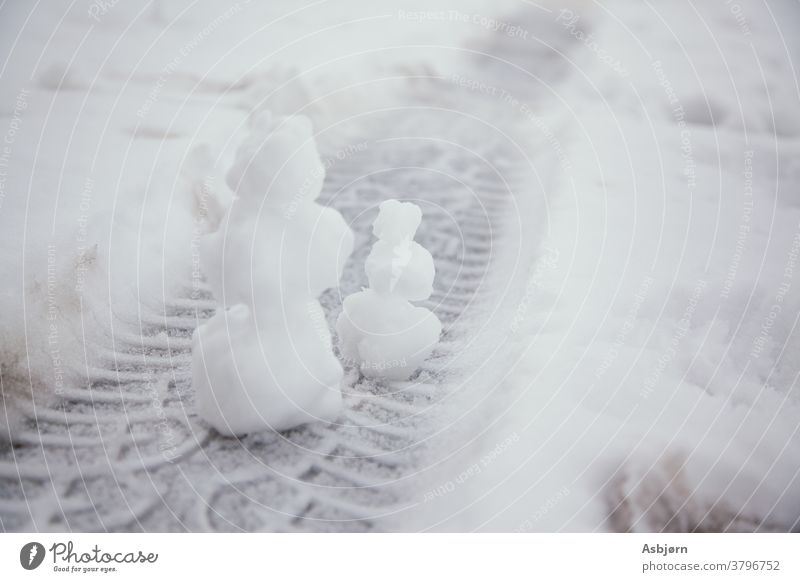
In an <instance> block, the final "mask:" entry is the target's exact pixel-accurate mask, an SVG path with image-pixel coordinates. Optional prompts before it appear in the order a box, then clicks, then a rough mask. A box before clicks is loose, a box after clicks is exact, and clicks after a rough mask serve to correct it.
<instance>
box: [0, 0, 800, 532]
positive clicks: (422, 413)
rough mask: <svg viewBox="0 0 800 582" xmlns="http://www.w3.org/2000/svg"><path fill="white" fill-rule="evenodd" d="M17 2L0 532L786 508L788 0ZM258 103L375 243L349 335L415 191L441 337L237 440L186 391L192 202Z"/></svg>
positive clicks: (509, 526) (798, 458)
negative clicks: (377, 374)
mask: <svg viewBox="0 0 800 582" xmlns="http://www.w3.org/2000/svg"><path fill="white" fill-rule="evenodd" d="M0 14H2V16H1V17H0V31H2V34H0V47H2V48H0V54H2V55H3V56H4V61H3V65H2V68H1V69H0V78H2V81H3V82H2V83H1V84H0V118H1V119H0V132H1V133H3V134H4V137H3V138H2V139H3V143H2V144H0V148H2V149H0V242H1V243H2V245H3V249H4V252H3V256H2V262H0V270H1V271H2V276H3V282H4V286H3V287H2V292H0V298H1V299H0V300H1V301H2V303H0V306H1V307H2V312H3V318H4V321H3V326H2V331H1V332H0V358H2V359H0V374H1V376H0V379H2V389H3V394H4V398H3V403H4V409H2V410H0V427H2V433H3V435H4V437H7V438H6V440H8V441H9V442H8V443H2V444H0V457H2V458H1V459H0V527H1V528H2V529H3V530H6V531H8V530H75V531H83V530H122V531H127V530H142V529H144V530H178V531H182V530H192V531H195V530H261V529H266V530H279V531H284V530H324V531H330V530H334V531H338V530H348V531H349V530H356V531H361V530H458V531H472V530H501V531H536V530H542V531H565V530H578V531H605V530H614V531H619V530H644V531H650V530H662V529H667V530H680V531H692V530H702V531H706V530H712V531H716V530H737V531H738V530H747V531H750V530H779V531H786V530H792V529H795V530H796V529H798V523H800V477H799V476H798V472H799V471H800V435H798V426H800V425H799V424H798V418H800V398H798V390H797V387H796V383H797V380H798V368H799V367H798V359H799V358H800V339H798V338H800V335H798V334H797V332H796V331H795V327H796V325H797V324H798V318H800V299H798V297H800V296H798V294H797V292H796V287H797V285H798V282H797V281H796V277H797V276H798V275H797V273H796V270H797V265H798V257H799V256H800V202H798V200H797V196H798V185H799V184H800V161H798V154H800V87H798V80H797V79H798V75H797V72H796V70H795V60H796V58H797V56H798V55H800V41H798V40H797V34H796V31H795V28H796V27H797V25H798V23H800V8H798V6H797V4H796V3H795V2H791V1H790V0H786V1H784V2H769V3H766V2H757V1H753V2H742V1H740V2H728V1H719V2H711V1H706V2H697V3H688V2H683V1H679V2H670V3H650V2H643V1H640V0H637V1H633V0H631V1H626V0H619V1H614V2H606V3H603V4H597V3H594V2H588V1H587V2H583V1H578V0H575V1H573V2H569V3H549V2H546V3H539V4H535V3H531V2H526V1H522V0H519V1H517V0H504V1H502V2H492V3H483V2H478V1H477V0H470V1H469V2H463V1H462V2H455V0H452V1H449V2H448V1H447V0H437V1H436V2H428V3H426V5H425V6H424V7H422V8H421V7H419V6H416V5H412V4H409V3H404V2H403V3H397V2H391V3H390V2H388V1H386V2H384V1H381V2H371V3H358V2H355V1H352V2H336V3H334V2H313V3H303V4H299V3H290V2H272V3H269V4H266V3H265V4H264V5H262V4H261V3H257V2H246V1H240V2H238V3H233V2H231V3H226V4H224V5H223V4H220V3H218V2H188V1H176V2H163V3H162V2H154V3H152V4H149V5H146V6H139V5H135V4H134V3H114V2H93V3H92V2H75V3H72V4H70V5H66V4H63V3H59V2H40V3H37V4H32V5H29V4H26V3H14V4H13V5H10V3H8V2H7V3H5V4H2V5H0ZM262 109H271V110H273V111H276V112H278V113H283V114H288V113H304V114H307V115H309V116H311V117H312V119H313V120H314V123H315V128H316V130H317V132H318V136H317V137H318V141H319V143H320V147H321V150H322V152H323V157H324V159H325V161H326V165H327V167H328V177H327V179H326V185H325V190H324V195H323V199H324V201H325V203H327V204H329V205H331V206H333V207H335V208H337V209H338V210H339V211H340V212H342V214H343V215H344V216H345V218H346V219H347V221H348V222H349V223H350V224H351V226H352V228H353V229H354V231H355V232H356V238H357V240H356V252H355V253H354V255H353V257H352V258H351V260H350V263H349V264H348V266H347V269H346V272H345V277H344V281H343V285H342V288H341V289H340V290H335V291H330V292H328V293H327V294H326V295H325V296H324V297H323V304H324V306H325V308H326V310H327V314H328V318H329V321H330V322H333V321H335V318H336V316H337V315H338V312H339V309H340V304H341V297H342V296H343V295H345V294H348V293H351V292H353V291H355V290H357V289H359V288H360V287H361V286H362V285H364V275H363V260H364V258H365V257H366V253H367V252H368V251H369V247H370V245H371V243H372V240H373V239H371V238H370V224H371V222H372V220H373V219H374V217H375V215H376V212H377V205H378V204H379V203H380V202H381V201H382V200H384V199H387V198H401V199H408V200H412V201H414V202H416V203H417V204H419V205H420V206H421V207H422V209H423V211H424V212H425V217H424V219H423V224H422V227H421V229H420V231H419V233H418V237H417V239H418V241H419V242H420V243H421V244H423V245H424V246H425V247H427V248H428V249H430V250H431V252H432V253H433V256H434V259H435V261H436V266H437V280H436V292H435V294H434V296H433V297H432V298H431V300H430V301H429V302H427V306H428V307H430V308H431V309H433V310H434V311H435V312H436V313H437V315H438V316H439V317H440V318H441V319H442V321H443V323H444V326H445V331H444V337H443V341H442V344H441V345H440V347H439V348H438V349H437V351H436V353H435V355H434V357H433V358H432V359H431V360H430V361H429V362H428V363H427V364H426V366H425V367H424V369H423V370H422V371H421V373H420V375H419V377H417V378H415V379H414V381H413V382H410V383H406V384H397V383H376V382H371V381H370V382H368V381H366V380H364V379H362V378H359V377H358V375H357V373H355V372H354V371H353V370H349V371H348V375H347V376H346V386H345V387H344V392H345V402H346V413H345V415H344V416H343V417H342V418H341V419H340V421H339V422H337V423H335V424H333V425H330V426H312V427H306V428H302V429H297V430H294V431H290V432H289V433H285V434H281V435H275V434H259V435H252V436H249V437H247V438H245V439H242V440H241V441H237V440H233V439H225V438H222V437H220V436H219V435H217V434H216V433H215V432H214V431H212V430H210V429H209V428H208V427H207V426H205V425H204V424H203V423H202V421H199V420H198V418H197V417H196V414H195V412H194V408H193V406H194V405H193V389H192V386H191V377H190V374H189V355H190V354H189V338H190V336H191V332H192V330H193V329H194V327H196V325H197V324H198V322H199V321H202V320H204V319H205V318H207V317H208V316H209V315H210V314H211V313H212V312H213V309H214V307H215V303H214V301H213V298H212V297H211V296H210V295H209V293H208V291H207V289H206V288H205V286H204V284H203V283H202V281H201V279H200V277H199V273H198V272H197V268H196V264H197V238H198V236H199V234H200V233H199V231H198V227H197V222H196V212H197V205H198V201H199V200H204V199H205V198H207V197H211V198H218V199H221V200H225V199H226V198H227V197H228V196H229V193H227V191H226V190H225V187H224V181H223V180H222V179H221V177H222V176H223V175H224V172H225V169H226V168H227V167H228V166H229V164H230V160H231V158H232V155H233V152H234V150H235V147H236V145H237V144H238V142H239V140H240V139H241V137H242V135H244V134H245V133H246V131H247V124H248V122H249V120H250V119H251V118H252V116H253V115H254V113H255V112H257V111H260V110H262ZM202 144H206V145H205V146H204V147H200V148H198V146H201V145H202Z"/></svg>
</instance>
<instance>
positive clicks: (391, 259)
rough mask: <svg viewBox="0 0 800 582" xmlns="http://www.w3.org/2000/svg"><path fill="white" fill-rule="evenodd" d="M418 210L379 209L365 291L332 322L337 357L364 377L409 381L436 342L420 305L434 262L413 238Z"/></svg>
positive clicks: (391, 205) (392, 203) (388, 204)
mask: <svg viewBox="0 0 800 582" xmlns="http://www.w3.org/2000/svg"><path fill="white" fill-rule="evenodd" d="M421 221H422V210H421V209H420V208H419V206H417V205H416V204H413V203H411V202H400V201H398V200H386V201H384V202H382V203H381V204H380V209H379V211H378V217H377V218H376V219H375V222H374V223H373V228H372V230H373V232H374V234H375V236H377V237H378V241H377V242H376V243H375V245H374V246H373V247H372V251H371V252H370V254H369V256H368V257H367V261H366V265H365V270H366V273H367V278H368V279H369V285H370V286H369V289H364V290H362V291H360V292H358V293H354V294H352V295H349V296H348V297H346V298H345V300H344V302H343V303H342V313H341V314H340V315H339V319H338V320H337V322H336V332H337V334H338V336H339V342H340V348H341V352H342V357H343V358H344V359H345V361H348V362H350V363H354V364H356V366H357V367H358V369H359V370H360V371H361V373H362V374H364V375H365V376H367V377H373V378H387V379H390V380H408V379H409V378H410V377H411V375H412V374H413V373H414V372H416V371H417V369H419V367H420V364H422V362H424V361H425V359H426V358H427V357H428V356H429V355H430V353H431V352H432V351H433V349H434V348H435V347H436V344H437V342H438V341H439V336H440V335H441V333H442V324H441V322H440V321H439V320H438V319H437V318H436V316H435V315H434V314H433V313H432V312H431V311H430V310H429V309H427V308H425V307H415V306H414V305H412V304H411V301H422V300H424V299H427V298H428V297H430V295H431V293H432V292H433V279H434V276H435V269H434V265H433V257H432V256H431V254H430V253H429V252H428V251H427V250H425V249H424V248H423V247H422V246H421V245H420V244H419V243H416V242H414V240H413V239H414V234H415V233H416V231H417V228H418V227H419V225H420V222H421Z"/></svg>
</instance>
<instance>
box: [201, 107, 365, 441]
mask: <svg viewBox="0 0 800 582" xmlns="http://www.w3.org/2000/svg"><path fill="white" fill-rule="evenodd" d="M324 177H325V171H324V167H323V165H322V162H321V161H320V158H319V154H318V153H317V148H316V144H315V142H314V139H313V134H312V128H311V123H310V122H309V120H308V119H307V118H305V117H300V116H296V117H279V118H273V117H272V116H271V115H270V114H269V113H265V114H262V115H261V116H259V118H258V119H257V120H256V122H255V125H254V127H253V128H252V131H251V132H250V135H249V136H248V137H247V138H246V139H245V140H244V141H243V143H242V144H241V146H240V147H239V149H238V151H237V154H236V158H235V161H234V164H233V166H232V167H231V169H230V171H229V172H228V175H227V183H228V186H229V187H230V188H231V190H232V191H233V192H234V193H235V198H234V200H233V202H232V203H231V205H230V207H229V208H228V210H227V212H226V213H225V215H224V216H223V217H222V219H221V220H220V223H219V227H218V229H217V230H216V231H215V232H213V233H210V234H209V235H207V236H205V237H204V238H203V239H202V240H201V243H200V251H201V257H200V262H201V265H202V267H203V271H204V273H205V274H206V277H207V280H208V283H209V286H210V287H211V290H212V292H213V293H214V296H215V297H216V299H217V301H218V302H219V303H220V305H221V309H219V310H218V311H217V313H216V314H215V315H214V317H212V318H211V319H210V320H209V321H208V322H206V323H205V324H204V325H201V326H200V327H198V328H197V330H196V331H195V334H194V337H193V354H192V355H193V362H192V375H193V382H194V386H195V390H196V394H197V410H198V414H199V415H200V416H201V417H202V418H203V419H204V420H206V421H207V422H209V423H210V424H211V425H212V426H213V427H214V428H216V429H217V430H218V431H219V432H221V433H222V434H226V435H242V434H246V433H249V432H254V431H257V430H263V429H265V428H272V429H274V430H285V429H289V428H292V427H295V426H297V425H300V424H304V423H307V422H312V421H315V420H325V421H332V420H335V419H336V417H337V416H338V414H339V412H340V411H341V406H342V403H341V387H340V381H341V378H342V375H343V370H342V367H341V364H340V363H339V361H338V360H337V359H336V357H335V356H334V354H333V349H332V341H331V334H330V330H329V329H328V327H327V324H326V322H325V316H324V312H323V309H322V306H321V305H320V303H319V301H318V300H317V297H318V296H319V295H320V293H322V292H323V291H324V290H325V289H327V288H329V287H335V286H338V284H339V278H340V277H341V274H342V269H343V267H344V263H345V261H346V260H347V258H348V257H349V256H350V253H351V252H352V250H353V233H352V231H351V230H350V228H349V227H348V226H347V224H346V223H345V221H344V219H343V218H342V216H341V215H340V214H339V213H338V212H336V211H335V210H333V209H331V208H326V207H323V206H321V205H319V204H317V203H316V202H315V201H314V200H315V199H316V198H317V196H318V195H319V193H320V191H321V189H322V183H323V180H324Z"/></svg>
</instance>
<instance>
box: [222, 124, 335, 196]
mask: <svg viewBox="0 0 800 582" xmlns="http://www.w3.org/2000/svg"><path fill="white" fill-rule="evenodd" d="M324 180H325V167H324V166H323V165H322V162H321V160H320V159H319V152H318V151H317V144H316V143H315V141H314V135H313V130H312V126H311V121H310V120H309V119H308V118H307V117H305V116H303V115H295V116H290V117H274V116H273V115H272V114H271V113H270V112H269V111H265V112H264V113H262V114H260V115H259V116H258V117H257V118H256V119H255V121H254V123H253V128H252V129H251V131H250V134H249V135H248V136H247V137H246V138H245V140H244V141H243V142H242V144H241V145H240V146H239V149H238V150H237V151H236V159H235V160H234V163H233V166H232V167H231V169H230V170H229V171H228V175H227V177H226V181H227V184H228V186H229V187H230V188H231V190H233V191H234V192H235V193H236V195H237V196H238V197H239V198H240V199H241V200H244V201H247V200H253V201H258V202H261V201H262V200H263V201H264V203H265V204H266V205H268V206H285V205H287V204H292V203H294V204H297V203H298V202H302V201H310V200H314V199H315V198H316V197H317V196H318V195H319V193H320V191H321V190H322V183H323V181H324Z"/></svg>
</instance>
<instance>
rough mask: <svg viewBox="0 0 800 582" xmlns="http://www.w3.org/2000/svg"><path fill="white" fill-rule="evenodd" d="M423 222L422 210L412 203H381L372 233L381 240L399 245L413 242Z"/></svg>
mask: <svg viewBox="0 0 800 582" xmlns="http://www.w3.org/2000/svg"><path fill="white" fill-rule="evenodd" d="M421 222H422V210H420V208H419V206H417V205H416V204H412V203H411V202H400V201H399V200H386V201H385V202H381V205H380V209H379V211H378V218H376V219H375V222H373V223H372V232H373V233H374V234H375V236H377V237H378V238H379V239H380V240H382V241H385V242H387V243H390V244H399V243H401V242H403V241H407V240H411V239H413V238H414V234H415V233H416V232H417V228H419V225H420V223H421Z"/></svg>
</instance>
